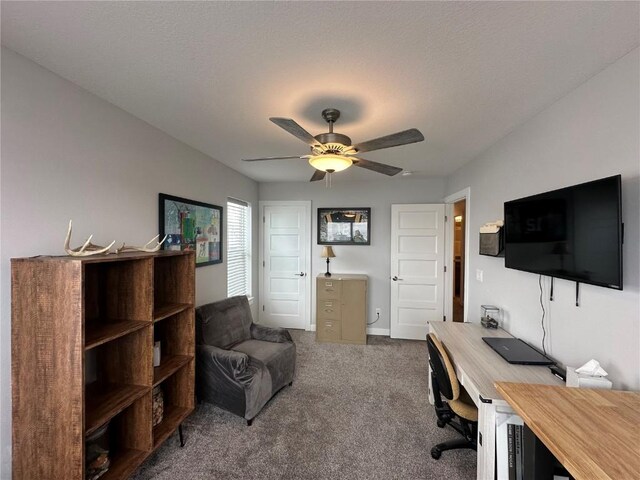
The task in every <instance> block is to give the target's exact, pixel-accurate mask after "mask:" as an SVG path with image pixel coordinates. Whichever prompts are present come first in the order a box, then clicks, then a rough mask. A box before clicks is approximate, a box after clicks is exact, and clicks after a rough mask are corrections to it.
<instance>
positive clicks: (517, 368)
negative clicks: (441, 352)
mask: <svg viewBox="0 0 640 480" xmlns="http://www.w3.org/2000/svg"><path fill="white" fill-rule="evenodd" d="M429 327H430V331H431V332H432V333H435V335H436V336H437V337H438V339H439V340H440V341H441V342H442V344H443V345H444V347H445V349H446V350H447V353H448V354H449V357H450V358H451V361H452V362H453V364H454V366H455V369H456V374H457V376H458V380H459V381H460V383H461V384H462V386H464V388H465V390H467V392H468V393H469V395H470V396H471V398H472V399H473V401H474V403H475V404H476V406H477V407H478V468H477V478H478V480H486V479H488V478H494V475H495V448H496V436H495V434H496V413H498V412H501V413H502V412H504V413H513V410H512V408H511V407H510V406H509V404H508V403H507V402H506V401H505V400H504V399H503V398H502V396H501V395H500V393H499V392H498V391H497V390H496V388H495V385H494V384H495V382H498V381H503V382H523V383H538V384H547V385H564V384H563V383H562V382H561V381H560V380H559V379H558V378H557V377H555V376H554V375H553V374H552V373H551V372H550V371H549V369H548V368H547V367H545V366H532V365H513V364H510V363H508V362H507V361H506V360H504V359H503V358H502V357H501V356H500V355H498V354H497V353H496V352H494V351H493V349H492V348H491V347H490V346H489V345H487V344H486V343H485V342H484V340H482V337H511V336H512V335H510V334H509V333H507V332H506V331H504V330H502V329H497V330H496V329H489V328H484V327H482V326H481V325H479V324H476V323H454V322H430V323H429ZM429 392H430V393H429V395H430V398H431V385H429Z"/></svg>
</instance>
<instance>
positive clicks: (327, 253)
mask: <svg viewBox="0 0 640 480" xmlns="http://www.w3.org/2000/svg"><path fill="white" fill-rule="evenodd" d="M320 256H321V257H322V258H334V257H335V256H336V254H335V253H333V248H331V247H322V255H320Z"/></svg>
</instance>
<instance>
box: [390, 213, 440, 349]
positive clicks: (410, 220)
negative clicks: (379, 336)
mask: <svg viewBox="0 0 640 480" xmlns="http://www.w3.org/2000/svg"><path fill="white" fill-rule="evenodd" d="M444 236H445V228H444V205H443V204H420V205H391V324H390V335H391V337H392V338H408V339H414V340H424V339H425V337H426V335H427V332H428V330H429V325H428V323H427V322H430V321H437V320H440V321H441V320H442V319H443V312H444V258H445V257H444V246H445V242H444Z"/></svg>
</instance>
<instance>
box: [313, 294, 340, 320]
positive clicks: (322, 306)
mask: <svg viewBox="0 0 640 480" xmlns="http://www.w3.org/2000/svg"><path fill="white" fill-rule="evenodd" d="M317 317H318V318H319V319H322V320H338V321H340V319H341V318H342V312H341V310H340V300H320V299H318V314H317Z"/></svg>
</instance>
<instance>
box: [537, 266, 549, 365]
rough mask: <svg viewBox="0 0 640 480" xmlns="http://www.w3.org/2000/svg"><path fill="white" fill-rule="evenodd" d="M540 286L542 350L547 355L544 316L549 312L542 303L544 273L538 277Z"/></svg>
mask: <svg viewBox="0 0 640 480" xmlns="http://www.w3.org/2000/svg"><path fill="white" fill-rule="evenodd" d="M538 286H539V287H540V307H541V308H542V320H541V321H540V324H541V325H542V352H543V353H544V354H545V355H546V354H547V349H546V348H545V346H544V341H545V338H546V336H547V331H546V330H545V328H544V317H545V314H546V313H547V312H546V311H545V309H544V303H542V275H540V277H538Z"/></svg>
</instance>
